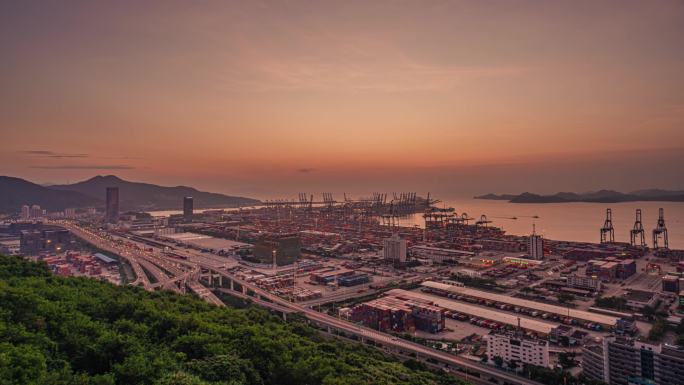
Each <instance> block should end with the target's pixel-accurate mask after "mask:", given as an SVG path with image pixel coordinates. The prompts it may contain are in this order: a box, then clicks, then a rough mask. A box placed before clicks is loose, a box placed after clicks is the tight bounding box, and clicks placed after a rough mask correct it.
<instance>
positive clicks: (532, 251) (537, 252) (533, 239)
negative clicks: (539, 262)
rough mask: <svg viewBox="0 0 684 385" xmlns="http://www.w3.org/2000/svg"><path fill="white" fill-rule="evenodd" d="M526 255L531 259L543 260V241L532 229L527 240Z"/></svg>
mask: <svg viewBox="0 0 684 385" xmlns="http://www.w3.org/2000/svg"><path fill="white" fill-rule="evenodd" d="M527 253H528V254H529V255H530V258H532V259H544V239H543V238H542V237H541V235H537V233H536V231H535V230H534V227H533V228H532V235H530V236H529V237H528V238H527Z"/></svg>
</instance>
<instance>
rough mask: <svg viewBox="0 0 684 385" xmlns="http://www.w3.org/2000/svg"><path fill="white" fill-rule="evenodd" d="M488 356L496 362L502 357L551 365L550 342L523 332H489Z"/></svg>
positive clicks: (532, 363)
mask: <svg viewBox="0 0 684 385" xmlns="http://www.w3.org/2000/svg"><path fill="white" fill-rule="evenodd" d="M485 338H486V339H487V358H488V359H489V362H494V361H495V360H494V358H495V357H501V358H502V359H503V360H504V362H507V363H508V362H511V361H516V362H520V363H525V364H529V365H536V366H543V367H549V342H548V341H546V340H539V339H531V338H526V337H524V336H523V335H521V334H518V335H516V334H503V333H502V334H497V333H493V334H488V335H487V336H486V337H485Z"/></svg>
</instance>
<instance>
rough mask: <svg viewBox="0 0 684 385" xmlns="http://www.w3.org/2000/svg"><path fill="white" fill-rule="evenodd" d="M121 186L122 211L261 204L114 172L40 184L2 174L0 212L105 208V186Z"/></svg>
mask: <svg viewBox="0 0 684 385" xmlns="http://www.w3.org/2000/svg"><path fill="white" fill-rule="evenodd" d="M107 187H118V188H119V199H120V207H121V210H168V209H180V208H182V206H183V198H184V197H186V196H192V197H193V198H194V207H195V208H215V207H237V206H238V205H239V206H249V205H256V204H259V203H261V202H260V201H259V200H257V199H252V198H246V197H238V196H229V195H224V194H219V193H212V192H205V191H200V190H198V189H196V188H194V187H189V186H172V187H167V186H159V185H155V184H151V183H144V182H131V181H127V180H124V179H121V178H119V177H117V176H115V175H97V176H94V177H92V178H90V179H86V180H84V181H81V182H77V183H73V184H63V185H51V186H41V185H39V184H36V183H33V182H30V181H27V180H25V179H21V178H17V177H10V176H0V196H1V197H2V199H0V212H2V213H14V212H18V211H19V210H20V209H21V206H22V205H25V204H26V205H33V204H37V205H40V206H41V207H42V208H44V209H47V210H48V211H60V210H64V209H65V208H68V207H73V208H84V207H104V200H105V189H106V188H107Z"/></svg>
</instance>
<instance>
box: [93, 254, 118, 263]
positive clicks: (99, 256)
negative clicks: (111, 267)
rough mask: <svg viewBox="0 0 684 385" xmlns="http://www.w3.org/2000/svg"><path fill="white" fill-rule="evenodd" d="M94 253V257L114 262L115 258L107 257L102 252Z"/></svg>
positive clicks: (105, 261)
mask: <svg viewBox="0 0 684 385" xmlns="http://www.w3.org/2000/svg"><path fill="white" fill-rule="evenodd" d="M94 255H95V257H97V259H99V260H101V261H102V262H104V263H112V262H116V259H114V258H110V257H108V256H106V255H104V254H102V253H95V254H94Z"/></svg>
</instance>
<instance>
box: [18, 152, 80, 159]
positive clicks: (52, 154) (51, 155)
mask: <svg viewBox="0 0 684 385" xmlns="http://www.w3.org/2000/svg"><path fill="white" fill-rule="evenodd" d="M22 153H23V154H26V155H31V156H37V157H41V158H56V159H61V158H87V157H88V156H89V155H88V154H68V153H58V152H54V151H48V150H26V151H22Z"/></svg>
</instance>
